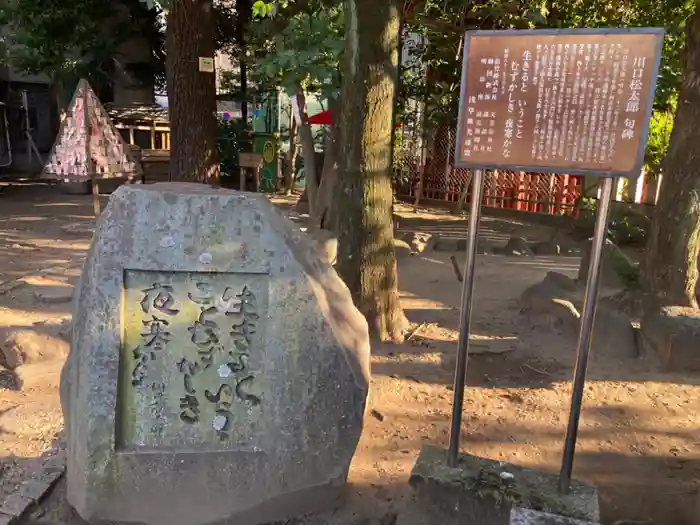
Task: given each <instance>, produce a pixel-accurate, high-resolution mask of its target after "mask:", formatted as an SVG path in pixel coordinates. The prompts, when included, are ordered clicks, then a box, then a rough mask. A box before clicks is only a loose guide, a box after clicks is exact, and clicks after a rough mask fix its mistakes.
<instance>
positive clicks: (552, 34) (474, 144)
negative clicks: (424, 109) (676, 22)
mask: <svg viewBox="0 0 700 525" xmlns="http://www.w3.org/2000/svg"><path fill="white" fill-rule="evenodd" d="M663 34H664V33H663V29H655V28H642V29H629V30H627V29H625V30H622V29H569V30H536V31H518V30H516V31H469V32H467V34H466V38H465V48H464V63H463V70H462V91H461V96H460V111H459V124H458V130H457V145H456V151H455V161H456V162H455V165H456V166H458V167H465V168H493V169H508V170H518V171H544V172H566V173H570V174H586V175H606V176H615V175H618V176H624V175H631V174H637V173H638V172H639V170H640V169H641V167H642V163H643V160H644V148H645V146H646V139H647V134H648V129H649V119H650V117H651V110H652V103H653V98H654V91H655V89H656V77H657V75H658V70H659V61H660V57H661V49H662V45H663Z"/></svg>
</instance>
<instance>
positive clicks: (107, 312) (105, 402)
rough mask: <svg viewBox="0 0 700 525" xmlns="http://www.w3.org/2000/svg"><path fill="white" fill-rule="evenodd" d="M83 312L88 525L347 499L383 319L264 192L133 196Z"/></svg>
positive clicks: (248, 516) (230, 514) (81, 299)
mask: <svg viewBox="0 0 700 525" xmlns="http://www.w3.org/2000/svg"><path fill="white" fill-rule="evenodd" d="M73 304H74V315H73V337H72V346H71V353H70V355H69V356H68V360H67V362H66V366H65V367H64V369H63V372H62V378H61V403H62V406H63V411H64V415H65V420H66V433H67V443H68V459H67V498H68V501H69V502H70V503H71V504H72V505H73V506H74V507H75V508H76V510H77V511H78V512H79V514H80V515H81V516H82V517H83V518H84V519H86V520H88V521H92V522H96V521H99V520H105V521H123V522H137V523H145V524H149V525H166V524H167V525H170V524H173V523H177V524H178V525H200V524H216V523H235V524H237V525H246V524H254V523H266V522H271V521H276V520H285V519H287V518H289V517H291V516H293V515H297V514H303V513H307V512H311V511H314V510H317V509H319V508H322V507H323V506H325V505H327V504H329V503H332V502H333V501H334V499H335V497H336V496H337V495H338V492H339V490H340V488H341V487H342V486H343V485H344V483H345V480H346V477H347V472H348V468H349V465H350V460H351V458H352V456H353V454H354V452H355V448H356V446H357V442H358V439H359V437H360V432H361V428H362V421H363V416H364V409H365V402H366V396H367V391H368V385H369V354H370V348H369V338H368V332H367V324H366V321H365V320H364V318H363V317H362V315H361V314H360V313H359V312H358V311H357V309H355V307H354V306H353V304H352V299H351V297H350V293H349V291H348V289H347V287H346V286H345V285H344V284H343V282H342V281H341V280H340V278H339V277H338V275H337V274H336V273H335V271H334V270H333V269H332V267H331V266H330V265H329V264H328V263H327V262H326V261H324V260H323V259H322V258H321V256H320V254H319V252H318V250H317V248H316V247H315V245H314V243H313V241H312V239H311V238H310V237H309V236H307V235H306V234H304V233H302V232H301V231H299V230H298V229H297V228H296V227H295V226H294V225H293V224H292V223H291V222H290V221H289V220H287V219H286V218H285V217H283V216H282V215H281V213H280V212H279V211H278V210H277V209H276V208H274V206H273V205H271V204H270V203H269V202H268V200H267V199H266V198H265V197H264V196H262V195H254V194H249V193H239V192H235V191H228V190H222V189H214V188H210V187H208V186H204V185H198V184H168V183H166V184H154V185H152V186H122V187H120V188H119V189H118V190H117V191H116V192H114V194H113V195H112V196H111V198H110V202H109V205H108V206H107V208H106V209H105V211H104V212H103V214H102V215H101V216H100V220H99V222H98V225H97V229H96V233H95V236H94V237H93V241H92V245H91V247H90V251H89V254H88V258H87V261H86V263H85V267H84V269H83V274H82V278H81V282H80V285H79V287H78V288H77V290H76V294H75V297H74V303H73ZM153 316H156V320H157V319H162V320H166V321H168V323H169V324H167V325H166V324H165V323H164V321H158V322H156V320H154V319H153ZM211 335H214V336H215V338H214V339H215V340H216V342H214V343H212V341H214V339H212V338H211ZM183 359H186V360H187V361H183ZM192 397H195V398H196V399H197V403H198V404H197V405H195V404H194V402H193V400H192ZM195 409H196V410H195Z"/></svg>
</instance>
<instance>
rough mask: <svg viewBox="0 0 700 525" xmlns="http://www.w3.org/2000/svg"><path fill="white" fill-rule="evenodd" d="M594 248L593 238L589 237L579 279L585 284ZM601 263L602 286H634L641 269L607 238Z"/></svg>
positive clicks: (579, 271)
mask: <svg viewBox="0 0 700 525" xmlns="http://www.w3.org/2000/svg"><path fill="white" fill-rule="evenodd" d="M592 248H593V239H588V242H587V243H586V245H585V246H584V249H583V256H582V257H581V265H580V266H579V270H578V280H579V281H580V282H582V283H584V284H585V283H586V281H587V280H588V270H589V267H590V264H591V250H592ZM601 263H602V265H601V270H600V279H599V283H600V286H601V287H605V288H629V287H630V286H633V285H634V284H635V282H636V281H637V279H638V275H639V270H638V269H637V267H636V266H635V265H634V263H633V262H632V261H631V260H630V259H629V258H628V257H627V256H626V255H625V254H624V253H623V252H622V250H620V248H618V247H617V245H616V244H615V243H614V242H612V241H611V240H610V239H606V240H605V244H604V245H603V255H602V257H601Z"/></svg>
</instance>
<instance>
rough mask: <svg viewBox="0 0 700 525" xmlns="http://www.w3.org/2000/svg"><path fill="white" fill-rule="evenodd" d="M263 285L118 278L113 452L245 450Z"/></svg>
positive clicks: (231, 277)
mask: <svg viewBox="0 0 700 525" xmlns="http://www.w3.org/2000/svg"><path fill="white" fill-rule="evenodd" d="M266 279H267V277H266V276H261V275H246V274H215V273H211V274H208V273H188V272H145V271H144V272H139V271H127V272H126V274H125V279H124V280H125V291H124V325H123V330H122V351H121V360H120V370H119V376H120V380H119V381H120V384H119V402H118V405H119V406H118V412H119V416H118V419H119V425H118V436H117V445H118V446H120V447H122V448H130V447H131V448H144V447H145V448H149V447H154V448H161V447H182V446H183V445H187V446H189V447H198V446H209V447H211V445H212V443H213V444H215V445H218V446H224V447H226V446H227V444H228V443H236V444H247V443H248V442H249V441H250V440H251V439H252V436H253V434H254V427H255V422H256V420H257V417H258V415H259V411H260V410H261V403H262V393H261V392H260V382H259V379H260V377H259V374H260V361H259V352H258V353H256V352H255V344H256V334H257V333H258V331H259V329H260V323H261V312H262V310H261V308H262V309H264V307H265V304H264V301H265V300H264V298H265V297H266V286H267V281H266Z"/></svg>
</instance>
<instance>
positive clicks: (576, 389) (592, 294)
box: [559, 177, 615, 493]
mask: <svg viewBox="0 0 700 525" xmlns="http://www.w3.org/2000/svg"><path fill="white" fill-rule="evenodd" d="M614 181H615V179H613V178H612V177H605V178H604V179H603V188H602V191H601V195H600V199H599V200H598V203H599V206H598V215H597V217H596V221H595V232H594V234H593V244H592V246H591V262H590V266H589V267H588V279H587V281H586V296H585V297H584V299H583V314H582V315H581V328H580V331H579V336H578V343H577V345H576V368H575V369H574V383H573V387H572V389H571V410H570V411H569V425H568V427H567V429H566V439H565V441H564V456H563V458H562V465H561V473H560V475H559V491H560V492H564V493H566V492H568V490H569V485H570V484H571V472H572V470H573V468H574V451H575V450H576V438H577V436H578V422H579V419H580V417H581V405H582V404H583V387H584V386H585V384H586V368H587V366H588V353H589V351H590V349H591V339H592V337H591V336H592V335H593V324H594V321H595V308H596V302H597V299H598V278H599V277H600V266H601V264H600V262H601V258H602V255H603V246H604V245H605V238H606V234H607V231H608V216H609V215H610V203H611V201H612V196H613V188H614V187H615V185H614Z"/></svg>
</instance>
